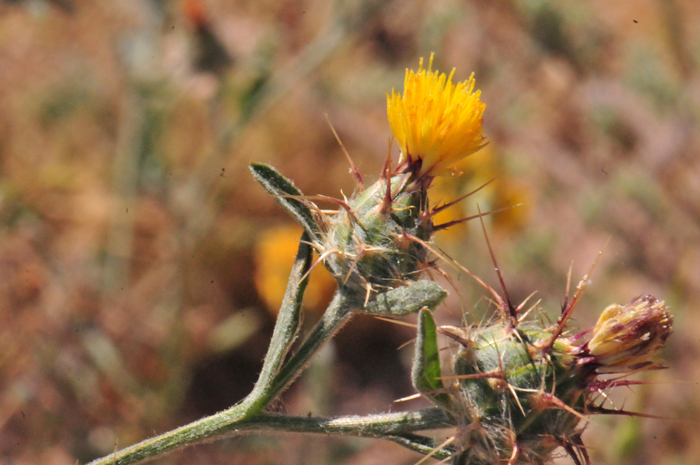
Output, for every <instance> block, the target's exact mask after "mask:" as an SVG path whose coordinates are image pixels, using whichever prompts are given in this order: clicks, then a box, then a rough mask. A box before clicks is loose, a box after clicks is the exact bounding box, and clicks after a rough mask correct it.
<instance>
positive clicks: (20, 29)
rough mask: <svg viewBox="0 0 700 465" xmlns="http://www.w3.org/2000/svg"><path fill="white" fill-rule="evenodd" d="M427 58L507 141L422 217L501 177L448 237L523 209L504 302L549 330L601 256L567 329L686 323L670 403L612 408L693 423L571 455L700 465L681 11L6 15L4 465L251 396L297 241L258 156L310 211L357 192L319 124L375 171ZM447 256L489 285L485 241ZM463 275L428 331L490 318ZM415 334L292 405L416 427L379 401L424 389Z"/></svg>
mask: <svg viewBox="0 0 700 465" xmlns="http://www.w3.org/2000/svg"><path fill="white" fill-rule="evenodd" d="M431 51H434V52H435V54H436V67H437V68H438V69H441V70H445V71H449V69H450V68H452V67H453V66H454V67H456V68H457V73H456V77H457V78H458V79H460V80H462V79H466V78H467V77H468V76H469V73H471V71H474V72H475V73H476V80H477V85H478V86H479V87H480V88H481V89H482V92H483V94H482V98H483V100H484V101H485V102H486V104H487V110H486V115H485V134H486V135H487V137H488V138H489V140H490V145H489V146H488V147H487V149H485V150H484V151H482V152H480V153H479V154H476V155H474V156H472V157H471V158H469V159H468V160H467V161H466V162H465V163H464V164H463V166H462V169H463V170H464V172H465V174H464V175H463V176H462V177H460V178H456V179H449V180H443V181H442V182H441V183H440V185H438V186H436V188H435V190H434V193H433V200H435V201H436V200H440V199H451V198H453V197H455V196H457V195H459V194H460V193H464V192H466V191H468V190H469V189H471V188H473V187H474V186H476V185H478V184H479V183H481V182H484V181H487V180H489V179H491V177H493V176H498V179H497V181H496V182H495V183H494V184H492V185H490V186H489V188H488V189H486V190H485V191H484V192H481V193H480V194H479V195H478V198H473V199H470V200H467V201H466V202H464V204H463V206H462V207H460V208H462V211H461V212H460V211H458V210H455V211H453V214H452V217H450V216H449V215H448V216H447V217H445V220H450V219H453V218H454V217H458V216H459V215H460V214H474V213H475V212H476V203H477V202H478V203H479V205H480V206H481V208H482V209H491V208H499V207H502V206H507V205H511V204H514V203H521V202H522V203H524V206H522V207H519V208H516V209H513V210H510V211H508V212H506V213H503V214H500V215H496V216H493V217H491V218H489V220H488V222H487V226H488V229H489V233H490V236H491V239H492V242H493V244H494V249H495V251H496V253H497V256H498V258H499V261H500V265H501V268H502V269H503V270H504V274H505V278H506V281H507V283H508V285H509V290H510V292H511V294H512V295H513V296H514V299H515V300H521V299H523V298H525V297H526V296H527V295H529V294H530V293H531V292H533V291H538V294H537V297H538V298H541V299H542V306H543V308H544V309H545V310H547V311H549V312H550V313H551V314H553V315H556V311H557V308H558V305H559V304H560V303H561V301H562V299H563V294H564V287H565V281H566V272H567V269H568V268H569V266H570V264H571V262H572V261H573V276H574V279H577V278H580V277H581V276H582V275H583V274H584V272H585V271H586V270H587V268H588V266H589V265H590V263H591V262H592V261H593V259H594V258H595V256H596V254H597V252H598V250H600V249H601V247H602V246H603V245H604V244H605V242H606V240H608V238H610V242H609V245H608V247H607V249H606V251H605V253H604V255H603V257H602V259H601V263H600V265H599V266H598V268H597V270H596V271H595V273H594V275H593V280H592V285H591V287H590V289H589V292H588V293H587V295H586V297H585V299H584V300H583V302H582V304H581V306H580V307H579V310H578V313H577V318H578V320H577V321H578V323H579V324H580V326H581V327H582V328H583V327H587V326H588V325H590V324H592V323H593V322H594V321H595V318H596V317H597V315H598V314H599V312H600V311H601V310H602V309H603V308H604V307H605V306H606V305H608V304H610V303H613V302H619V303H624V302H627V301H629V300H630V299H631V298H633V297H636V296H637V295H640V294H653V295H655V296H657V297H659V298H662V299H665V300H666V301H667V303H668V304H669V305H670V306H671V307H672V310H673V313H674V315H675V319H676V320H675V321H676V324H675V334H674V335H673V336H672V338H671V339H670V344H669V347H668V349H667V351H666V354H665V357H666V360H667V362H668V365H669V366H670V369H669V370H666V371H663V372H657V373H654V374H653V376H649V377H648V378H649V379H653V380H655V381H665V382H666V383H663V384H651V385H648V386H643V387H637V388H635V389H633V390H629V391H626V392H620V393H617V394H616V395H615V396H614V397H613V400H614V402H615V404H616V405H617V406H622V405H624V407H625V408H627V409H630V410H635V411H644V412H648V413H653V414H657V415H664V416H670V417H675V418H680V419H684V420H689V421H690V422H684V421H660V420H639V419H630V418H622V417H616V418H607V417H606V418H602V417H596V418H595V419H594V420H595V422H594V424H593V425H592V426H590V427H589V429H588V431H587V433H586V434H585V435H584V440H586V441H587V443H588V444H589V445H590V447H591V455H592V457H593V460H594V463H595V464H600V465H602V464H695V463H698V458H697V457H700V446H699V444H700V437H699V434H698V431H699V430H698V428H697V425H696V423H694V422H696V421H697V420H698V418H699V415H698V410H699V409H700V396H699V395H698V392H699V391H698V388H697V384H698V380H699V379H700V364H699V363H698V361H697V358H698V352H699V348H700V336H698V334H700V318H699V317H698V312H697V309H698V308H700V200H699V199H700V158H699V157H698V153H700V132H698V124H699V122H700V4H698V3H697V2H693V1H691V0H658V1H651V0H635V1H602V0H592V1H589V2H578V1H574V0H558V1H554V0H512V1H509V0H498V1H494V2H488V1H484V0H474V1H462V2H459V1H456V0H437V1H432V2H427V1H410V2H406V1H399V0H363V1H360V0H337V1H335V2H324V1H321V0H307V1H305V0H283V1H272V0H261V1H241V0H237V1H223V0H202V1H201V2H197V1H191V0H186V1H184V2H183V1H179V0H178V1H175V0H171V1H168V0H159V1H156V0H151V1H142V2H137V1H130V0H127V1H123V0H121V1H116V0H105V1H101V2H91V1H87V0H60V1H59V0H53V1H43V0H28V1H11V2H8V1H5V2H2V3H0V463H2V464H7V465H10V464H12V465H15V464H17V465H18V464H38V463H41V464H54V465H64V464H65V465H72V464H74V463H75V462H76V460H78V461H79V463H85V462H86V461H89V460H90V459H92V458H95V457H97V456H100V455H104V454H106V453H109V452H110V451H112V450H113V448H114V445H115V442H116V443H117V444H118V445H119V446H120V447H123V446H126V445H128V444H131V443H133V442H136V441H138V440H140V439H143V438H145V437H147V436H150V435H152V434H154V433H156V432H163V431H166V430H167V429H169V428H172V427H175V426H178V425H181V424H183V423H185V422H188V421H190V420H193V419H196V418H198V417H200V416H203V415H205V414H210V413H213V412H215V411H218V410H220V409H223V408H225V407H227V406H229V405H231V404H233V403H235V402H236V401H237V400H238V399H240V398H241V397H242V396H244V395H245V394H246V393H247V392H248V390H249V389H250V388H251V387H252V383H253V381H254V380H255V377H256V374H257V371H258V370H259V368H260V365H261V359H262V357H263V355H264V351H265V349H266V343H267V340H268V337H269V335H270V333H271V328H272V325H273V323H274V305H275V299H276V298H275V292H279V290H280V286H282V285H283V283H284V278H283V277H282V278H279V277H277V274H278V273H279V270H280V269H283V268H284V266H286V265H285V264H284V263H285V262H289V261H291V259H292V256H293V255H294V248H295V239H296V236H297V235H298V234H299V230H298V229H291V232H289V231H290V221H289V219H288V218H286V217H285V216H284V214H283V213H282V211H281V209H280V208H278V207H277V206H276V205H275V203H274V202H273V201H272V199H271V198H270V197H269V196H267V195H266V194H265V193H264V192H263V190H262V189H261V188H260V187H258V186H256V185H255V184H254V182H253V181H252V179H251V176H250V175H249V173H248V170H247V167H246V166H247V164H248V163H249V162H251V161H264V162H269V163H272V164H273V165H275V166H276V167H277V168H278V169H279V170H280V171H281V172H283V173H284V174H286V175H287V176H289V177H290V178H292V179H294V180H295V181H296V183H297V185H298V186H299V187H300V188H301V189H302V190H303V191H304V192H305V193H308V194H315V193H321V194H327V195H333V196H338V195H340V190H341V189H342V190H343V192H345V193H346V194H348V195H349V194H350V193H351V192H352V191H353V180H352V178H351V177H350V175H349V174H348V169H347V162H346V160H345V158H344V156H343V155H342V152H341V150H340V148H339V147H338V144H337V143H336V141H335V139H334V137H333V135H332V133H331V131H330V130H329V128H328V125H327V123H326V121H325V115H326V114H327V115H328V117H329V119H330V120H331V121H332V123H333V125H334V126H335V128H336V129H337V131H338V133H339V135H340V137H341V138H342V140H343V142H344V144H345V145H346V147H347V148H348V150H349V152H350V153H351V154H352V156H353V157H354V159H355V161H356V163H357V164H358V166H359V168H360V170H361V172H363V173H365V174H366V175H367V176H368V177H370V178H376V177H377V175H378V174H379V170H380V168H381V165H382V162H383V160H384V157H385V155H386V151H387V147H388V140H389V135H390V132H389V126H388V123H387V121H386V110H385V92H386V91H389V90H390V89H391V88H392V87H396V88H397V89H400V88H401V86H402V81H403V74H404V70H405V68H406V67H414V68H415V67H416V66H417V63H418V58H419V57H421V56H426V57H427V56H428V55H429V53H430V52H431ZM394 150H395V149H394ZM395 156H396V154H395ZM437 242H438V243H439V244H440V245H441V247H443V248H444V249H445V250H446V251H448V252H449V253H450V254H451V255H452V256H454V257H455V258H456V259H458V260H459V261H460V262H461V263H463V264H464V265H465V266H467V267H469V268H470V269H472V270H473V271H475V272H477V274H479V275H481V276H482V277H484V279H486V280H487V282H489V283H491V284H493V285H495V283H496V280H495V279H494V278H495V276H494V273H493V269H492V266H491V264H490V260H489V258H488V255H487V252H486V249H485V242H484V239H483V235H482V233H481V231H480V228H479V227H478V225H475V224H474V223H472V224H470V225H467V226H457V227H455V228H453V229H452V230H451V231H448V232H445V233H442V235H441V236H440V237H438V238H437ZM256 257H257V258H256ZM270 257H271V258H270ZM270 260H276V261H275V262H271V261H270ZM262 262H265V266H263V265H261V263H262ZM271 265H272V266H271ZM445 268H446V269H448V267H447V266H445ZM448 272H449V273H450V274H451V275H452V276H453V277H454V279H455V281H456V282H457V287H458V289H459V290H460V292H461V293H462V296H463V297H462V298H461V299H460V298H458V297H457V296H456V293H455V292H454V291H453V292H452V298H451V299H450V301H449V302H448V304H447V305H446V306H445V307H444V308H442V309H440V310H438V312H437V318H438V322H439V323H442V324H455V323H458V322H460V321H461V319H462V313H463V312H467V318H468V319H469V321H471V322H475V321H478V320H479V318H481V317H482V316H483V315H484V314H485V313H487V312H488V308H487V305H486V303H485V301H484V299H483V296H484V295H485V292H484V291H483V290H482V289H479V288H478V287H477V286H476V285H475V284H474V283H473V282H470V281H469V280H468V279H466V278H465V277H464V276H459V275H458V274H457V273H456V272H454V271H452V270H449V269H448ZM284 273H285V272H284V271H282V276H284ZM314 281H315V282H318V283H319V284H318V285H317V286H316V287H315V288H314V289H313V291H312V295H310V296H309V297H310V298H309V300H308V303H307V307H308V309H307V310H308V311H307V318H306V320H307V322H308V323H309V324H310V323H312V322H313V320H314V318H315V316H314V312H315V311H318V309H319V308H322V306H323V302H324V299H327V296H328V293H329V292H332V284H328V277H327V276H325V277H324V276H323V275H322V274H319V275H318V276H317V277H315V278H314ZM411 337H412V331H411V330H410V329H409V328H404V327H397V326H394V325H391V324H389V323H386V322H383V321H377V320H374V319H371V318H357V319H356V320H353V322H351V323H350V325H348V327H346V328H345V329H344V330H343V332H342V333H341V334H340V335H339V336H338V338H337V339H336V341H335V342H334V344H333V345H331V346H329V347H328V349H327V350H325V351H324V352H323V353H322V354H321V356H320V357H319V358H318V360H317V361H316V362H315V363H314V364H313V365H312V367H311V368H310V370H309V372H307V374H306V375H305V376H304V377H303V378H302V379H301V380H300V381H299V382H298V383H297V385H296V386H295V387H293V388H292V389H291V390H290V391H288V392H287V393H285V396H284V398H283V400H282V402H280V403H279V405H278V408H279V409H280V410H281V411H287V412H291V413H302V414H303V413H306V412H313V413H314V414H316V415H338V414H348V413H358V414H361V413H372V412H379V411H386V410H387V409H390V408H392V409H397V408H417V407H418V406H419V403H414V404H411V405H399V406H397V405H393V404H392V400H394V399H396V398H398V397H401V396H405V395H408V394H411V393H412V388H411V387H410V381H409V377H408V372H407V370H408V366H409V363H410V358H411V349H410V348H408V349H402V350H400V351H397V350H396V348H397V347H398V346H399V345H401V344H402V343H403V342H405V341H407V340H409V339H410V338H411ZM668 381H681V382H682V383H668ZM417 459H418V457H417V456H416V455H414V454H412V453H410V452H408V451H404V450H403V449H401V448H400V447H398V446H396V445H393V444H385V443H379V442H377V441H370V440H355V439H325V438H320V437H302V436H285V437H279V436H277V437H274V436H272V437H270V436H266V435H250V436H247V437H245V438H238V439H233V440H227V441H223V442H219V443H215V444H209V445H202V446H198V447H195V448H191V449H187V450H185V451H183V452H177V453H174V454H171V455H169V456H167V457H164V458H162V459H160V460H158V461H156V463H162V464H176V463H198V464H238V463H261V464H262V463H269V464H273V463H275V464H276V463H279V464H302V463H303V464H320V463H344V464H351V463H352V464H372V463H382V464H384V463H387V464H399V463H401V464H411V463H414V462H415V461H417ZM560 461H561V463H569V462H568V459H566V458H562V459H561V460H560Z"/></svg>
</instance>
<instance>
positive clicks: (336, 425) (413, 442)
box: [90, 407, 453, 465]
mask: <svg viewBox="0 0 700 465" xmlns="http://www.w3.org/2000/svg"><path fill="white" fill-rule="evenodd" d="M235 409H236V407H234V408H233V409H230V410H227V411H224V412H220V413H218V414H216V415H213V416H211V417H207V418H204V419H202V420H199V421H196V422H194V423H191V424H190V425H187V426H184V427H182V428H178V429H176V430H173V431H171V432H169V433H166V434H163V435H161V436H158V437H156V438H152V439H149V440H146V441H143V442H141V443H139V444H136V445H134V446H131V447H128V448H126V449H123V450H121V451H118V452H115V453H114V454H110V455H108V456H106V457H103V458H102V459H99V460H96V461H94V462H91V464H90V465H98V464H99V465H112V464H114V463H116V464H127V463H135V462H138V461H141V460H145V459H148V458H153V457H155V456H158V455H161V454H163V453H165V452H168V451H171V450H173V449H174V448H175V447H170V446H171V445H173V444H174V445H178V444H182V442H183V441H190V440H191V439H193V438H196V439H197V441H201V440H203V439H206V438H210V437H212V435H213V434H212V433H215V434H216V436H217V437H229V436H235V435H237V434H243V433H246V432H251V431H283V432H288V433H316V434H338V435H347V436H356V437H367V438H376V439H387V440H391V441H394V442H396V443H398V444H400V445H402V446H404V447H408V448H410V449H412V450H416V451H418V452H422V453H429V452H432V451H433V449H434V448H435V446H434V445H433V444H434V443H433V441H432V439H430V438H427V437H424V436H419V435H416V434H412V432H413V431H423V430H430V429H441V428H446V427H450V426H452V425H453V421H452V420H451V419H450V418H449V417H448V415H447V414H446V413H445V412H444V411H442V410H441V409H438V408H430V409H426V410H419V411H416V412H399V413H383V414H377V415H367V416H356V415H351V416H345V417H338V418H314V417H293V416H286V415H277V414H266V413H261V414H258V415H252V416H248V417H246V418H242V419H239V420H238V421H235V420H234V418H235V416H236V414H235V412H234V410H235ZM152 452H155V453H152ZM449 454H450V451H448V450H442V449H440V450H438V452H437V453H436V455H435V456H436V457H446V456H448V455H449Z"/></svg>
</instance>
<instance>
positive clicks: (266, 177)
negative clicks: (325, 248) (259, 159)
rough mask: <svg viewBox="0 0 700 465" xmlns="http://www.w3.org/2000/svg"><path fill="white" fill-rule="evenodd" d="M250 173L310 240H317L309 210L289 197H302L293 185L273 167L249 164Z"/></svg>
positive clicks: (314, 221)
mask: <svg viewBox="0 0 700 465" xmlns="http://www.w3.org/2000/svg"><path fill="white" fill-rule="evenodd" d="M250 171H251V172H252V173H253V177H255V180H256V181H258V182H259V183H260V184H261V185H262V186H263V187H264V188H265V190H266V191H268V192H269V193H270V194H272V195H273V196H274V197H275V200H276V201H277V202H278V203H279V204H280V205H281V206H282V208H284V209H285V210H287V212H288V213H289V214H290V215H292V217H293V218H294V219H295V220H296V221H297V223H299V224H300V225H301V226H302V227H303V228H304V229H305V230H306V232H307V233H309V236H311V239H312V240H314V241H315V240H317V239H318V235H319V230H318V225H317V224H316V220H315V219H314V215H313V213H312V212H311V209H310V208H309V207H308V206H307V205H306V204H305V203H304V202H302V201H301V200H298V199H295V198H292V197H290V196H301V195H303V194H302V193H301V191H300V190H299V189H298V188H297V187H296V186H295V185H294V183H293V182H292V181H290V180H289V179H287V178H285V177H284V176H282V175H281V174H280V173H279V172H278V171H277V170H275V169H274V168H273V167H271V166H269V165H265V164H262V163H251V165H250Z"/></svg>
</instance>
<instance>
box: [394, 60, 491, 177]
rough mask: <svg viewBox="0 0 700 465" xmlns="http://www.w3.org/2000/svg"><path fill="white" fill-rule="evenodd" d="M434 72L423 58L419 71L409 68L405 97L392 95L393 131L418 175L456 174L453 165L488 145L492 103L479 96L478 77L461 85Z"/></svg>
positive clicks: (404, 154) (472, 77) (402, 158)
mask: <svg viewBox="0 0 700 465" xmlns="http://www.w3.org/2000/svg"><path fill="white" fill-rule="evenodd" d="M432 65H433V55H432V54H431V55H430V62H429V64H428V69H427V70H426V69H424V68H423V59H422V58H421V60H420V68H419V70H418V72H415V71H413V70H408V69H407V70H406V78H405V81H404V94H403V96H402V95H401V94H397V93H396V91H395V90H392V91H391V96H389V95H387V113H388V116H389V124H390V126H391V131H392V132H393V133H394V137H395V138H396V141H397V142H398V143H399V148H400V149H401V162H403V163H407V165H408V170H409V171H410V170H415V172H416V174H417V175H418V176H420V175H429V176H439V175H445V174H450V173H452V172H453V170H452V169H451V167H452V165H454V164H455V163H456V162H458V161H459V160H461V159H462V158H464V157H467V156H469V155H471V154H472V153H474V152H476V151H477V150H479V149H480V148H482V147H483V146H484V145H486V142H485V139H484V136H483V135H482V129H481V124H482V121H483V119H482V116H483V113H484V110H485V108H486V105H485V104H484V103H482V102H481V100H479V97H480V95H481V91H478V90H477V91H476V92H474V75H473V74H472V76H470V77H469V79H468V80H466V81H464V82H460V83H458V84H457V85H455V84H453V83H452V76H453V75H454V72H455V70H454V69H453V70H452V72H451V73H450V75H449V77H448V76H447V75H445V73H442V74H440V73H438V72H437V71H432Z"/></svg>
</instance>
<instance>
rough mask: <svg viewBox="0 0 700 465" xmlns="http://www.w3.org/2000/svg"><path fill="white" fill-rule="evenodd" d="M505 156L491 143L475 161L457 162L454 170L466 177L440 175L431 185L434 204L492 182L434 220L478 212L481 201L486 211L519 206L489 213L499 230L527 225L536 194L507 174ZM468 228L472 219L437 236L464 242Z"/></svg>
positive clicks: (457, 196) (517, 228) (436, 222)
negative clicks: (477, 206) (504, 164)
mask: <svg viewBox="0 0 700 465" xmlns="http://www.w3.org/2000/svg"><path fill="white" fill-rule="evenodd" d="M501 158H502V157H501V154H500V153H499V150H498V147H497V145H495V144H494V143H490V144H489V145H487V146H486V147H484V149H483V150H480V151H479V153H478V154H476V155H474V159H473V162H472V161H470V162H467V161H466V160H465V159H462V160H460V161H458V162H456V163H455V164H454V165H453V169H454V170H456V171H459V172H463V176H459V177H453V176H442V177H439V178H436V179H435V180H434V181H433V182H432V184H431V185H430V201H431V205H433V206H435V205H437V204H443V203H448V202H451V201H453V200H454V199H456V198H459V197H461V196H463V195H465V194H467V193H468V192H472V191H475V190H477V189H479V188H480V187H482V186H484V185H485V184H487V183H488V185H486V186H485V187H483V188H482V189H479V190H478V192H476V193H474V194H472V195H471V196H469V197H468V198H467V199H466V200H464V201H462V202H459V203H458V204H456V205H454V206H452V207H450V208H448V209H445V210H443V211H441V212H439V213H438V214H436V215H435V216H434V217H433V221H434V223H435V224H443V223H448V222H450V221H453V220H458V219H459V218H464V217H467V216H471V215H475V214H477V208H476V205H477V204H478V205H479V206H480V208H481V211H483V212H485V211H489V210H498V209H501V208H506V207H510V206H514V205H518V206H517V207H515V208H511V209H508V210H504V211H501V212H498V213H496V214H494V215H489V216H486V217H485V218H484V220H485V221H486V222H487V223H491V224H492V225H493V226H494V227H495V228H496V231H499V232H505V233H510V232H513V231H518V230H520V229H522V228H524V227H525V226H526V225H527V224H528V223H529V221H530V217H531V213H532V204H533V193H532V190H531V189H530V187H529V186H528V185H527V184H526V183H523V182H522V181H521V180H520V179H518V178H515V177H513V176H509V175H505V174H503V172H504V171H506V170H505V169H504V168H503V166H502V165H503V162H502V161H501ZM489 181H493V182H491V183H489ZM468 227H469V223H468V222H467V223H463V224H460V225H455V226H452V227H449V228H447V229H445V230H443V231H440V233H439V234H438V235H437V238H438V239H439V240H440V241H449V242H455V243H457V242H460V241H462V240H463V239H464V234H465V233H466V232H467V228H468Z"/></svg>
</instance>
